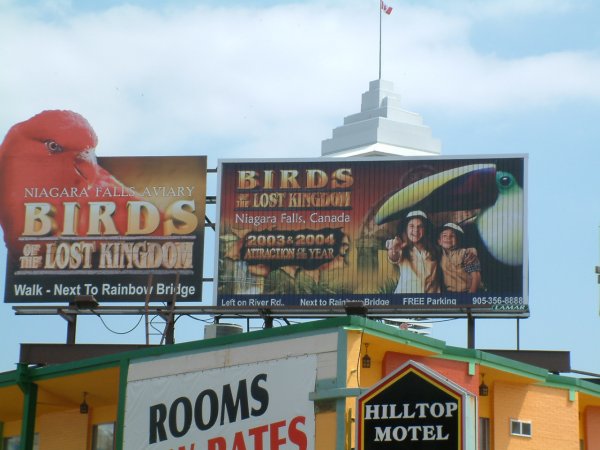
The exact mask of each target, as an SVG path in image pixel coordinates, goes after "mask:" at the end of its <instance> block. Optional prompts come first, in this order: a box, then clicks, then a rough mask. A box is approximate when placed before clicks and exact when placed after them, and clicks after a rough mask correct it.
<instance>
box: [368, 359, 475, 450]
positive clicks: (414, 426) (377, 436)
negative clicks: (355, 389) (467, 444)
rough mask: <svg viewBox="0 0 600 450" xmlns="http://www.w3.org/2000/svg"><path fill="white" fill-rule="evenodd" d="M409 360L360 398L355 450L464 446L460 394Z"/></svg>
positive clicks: (440, 448)
mask: <svg viewBox="0 0 600 450" xmlns="http://www.w3.org/2000/svg"><path fill="white" fill-rule="evenodd" d="M429 372H431V371H429V370H427V369H425V368H424V367H423V366H420V365H416V363H413V362H410V363H408V364H406V365H405V366H403V367H402V368H401V369H399V370H398V371H397V372H396V373H395V374H392V375H391V376H390V377H388V378H387V379H384V380H383V381H382V382H381V383H379V384H378V385H377V386H375V387H374V388H373V389H372V390H370V391H369V392H368V393H366V394H364V395H363V396H361V397H360V398H359V399H358V408H357V410H358V413H357V414H358V425H357V426H358V435H357V449H358V450H384V449H385V450H391V449H393V450H400V449H411V450H426V449H435V450H444V449H452V450H459V449H462V448H463V442H464V432H463V394H462V393H461V392H460V391H458V390H457V389H456V386H454V385H450V384H449V383H447V382H446V380H444V379H443V378H442V377H438V376H436V375H435V374H434V373H433V372H431V373H429Z"/></svg>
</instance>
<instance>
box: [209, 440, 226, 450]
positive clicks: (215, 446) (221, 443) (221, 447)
mask: <svg viewBox="0 0 600 450" xmlns="http://www.w3.org/2000/svg"><path fill="white" fill-rule="evenodd" d="M208 450H227V441H225V438H224V437H216V438H212V439H209V440H208Z"/></svg>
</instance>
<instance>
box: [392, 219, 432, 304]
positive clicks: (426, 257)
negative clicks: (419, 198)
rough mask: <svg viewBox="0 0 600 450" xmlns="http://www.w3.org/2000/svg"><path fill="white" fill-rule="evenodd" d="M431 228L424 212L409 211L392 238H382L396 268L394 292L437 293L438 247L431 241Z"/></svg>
mask: <svg viewBox="0 0 600 450" xmlns="http://www.w3.org/2000/svg"><path fill="white" fill-rule="evenodd" d="M431 228H432V227H431V223H430V222H429V219H428V218H427V214H425V213H424V212H423V211H419V210H416V211H410V212H409V213H408V214H407V215H406V217H405V219H404V220H403V221H402V222H401V223H400V226H399V232H398V234H397V235H396V237H395V238H394V239H389V240H387V241H386V243H385V246H386V249H387V255H388V259H389V261H390V262H391V263H392V264H396V265H397V266H398V268H399V271H400V278H399V280H398V284H397V285H396V289H395V291H394V293H396V294H413V293H439V292H440V276H439V270H438V267H439V263H438V250H437V248H436V246H435V245H434V243H433V242H432V240H431V236H432V229H431Z"/></svg>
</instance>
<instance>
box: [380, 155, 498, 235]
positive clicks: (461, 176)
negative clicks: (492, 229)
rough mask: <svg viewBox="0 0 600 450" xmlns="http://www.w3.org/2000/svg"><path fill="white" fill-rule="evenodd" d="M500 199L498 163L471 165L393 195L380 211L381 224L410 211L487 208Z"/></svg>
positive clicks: (409, 186)
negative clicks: (497, 175) (497, 176)
mask: <svg viewBox="0 0 600 450" xmlns="http://www.w3.org/2000/svg"><path fill="white" fill-rule="evenodd" d="M497 198H498V189H497V187H496V165H495V164H471V165H468V166H462V167H456V168H454V169H449V170H445V171H443V172H439V173H436V174H434V175H431V176H428V177H425V178H422V179H420V180H418V181H416V182H414V183H412V184H410V185H408V186H406V187H404V188H403V189H401V190H399V191H398V192H396V193H395V194H394V195H392V196H391V197H390V198H389V199H388V200H387V201H385V203H384V204H383V205H381V207H380V208H379V210H378V211H377V213H376V215H375V223H377V224H378V225H381V224H383V223H386V222H390V221H392V220H397V219H400V218H403V217H404V216H405V215H406V213H407V212H408V211H409V210H414V209H420V210H423V211H428V212H442V211H462V210H472V209H478V208H486V207H489V206H491V205H493V204H494V203H495V201H496V199H497Z"/></svg>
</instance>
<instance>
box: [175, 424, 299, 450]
mask: <svg viewBox="0 0 600 450" xmlns="http://www.w3.org/2000/svg"><path fill="white" fill-rule="evenodd" d="M305 425H306V417H304V416H296V417H294V418H293V419H292V420H290V422H289V425H288V423H287V421H286V420H281V421H279V422H274V423H272V424H269V425H261V426H258V427H254V428H249V429H248V430H247V431H237V432H236V433H235V435H234V436H233V441H231V440H229V439H228V437H223V436H220V437H215V438H212V439H209V440H208V447H207V450H248V449H250V450H281V449H283V447H285V446H286V443H287V442H288V441H289V443H291V444H294V445H295V447H294V448H297V449H298V450H307V449H308V437H307V436H306V432H305V430H304V426H305ZM267 433H268V437H267ZM246 439H249V441H248V443H246ZM267 439H268V441H267ZM286 448H287V447H286ZM179 450H185V448H179ZM190 450H194V449H193V447H192V448H191V449H190Z"/></svg>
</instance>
